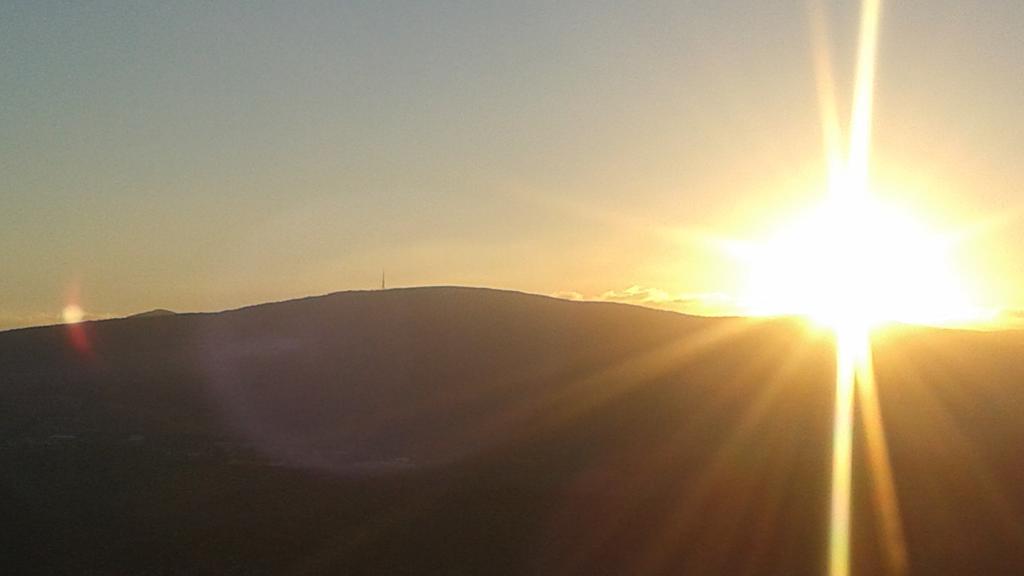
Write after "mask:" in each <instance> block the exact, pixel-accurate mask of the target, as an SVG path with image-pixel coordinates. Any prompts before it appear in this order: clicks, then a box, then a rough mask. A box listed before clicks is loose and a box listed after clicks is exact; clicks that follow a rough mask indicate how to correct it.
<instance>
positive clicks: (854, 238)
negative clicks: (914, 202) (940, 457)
mask: <svg viewBox="0 0 1024 576" xmlns="http://www.w3.org/2000/svg"><path fill="white" fill-rule="evenodd" d="M880 12H881V2H880V0H864V2H863V4H862V6H861V21H860V36H859V41H858V50H857V72H856V79H855V82H854V98H853V112H852V118H851V120H850V148H849V155H848V159H847V165H846V167H845V173H844V174H843V175H842V176H841V177H839V178H837V177H836V176H835V175H834V174H830V178H829V184H830V186H831V187H832V189H831V190H830V192H831V195H832V196H833V197H834V198H838V199H839V201H840V206H841V207H842V209H843V211H844V212H845V213H846V214H845V216H847V217H849V218H850V219H851V220H849V221H850V222H852V226H851V227H849V228H847V227H845V226H843V227H840V228H838V230H840V232H839V233H840V234H841V236H840V238H842V239H843V240H842V241H841V242H840V244H841V246H839V248H840V249H842V250H843V251H842V252H841V253H839V254H835V255H834V256H835V257H837V258H841V259H842V260H841V264H840V265H842V266H845V267H846V269H847V270H846V271H847V274H845V275H843V277H847V278H851V277H852V278H855V279H857V280H858V281H856V282H853V283H852V286H851V288H852V289H853V290H854V292H852V293H851V292H845V293H842V292H841V294H842V295H843V296H845V297H844V298H842V301H839V302H834V305H835V306H836V307H837V309H839V308H840V307H844V308H845V307H849V309H851V310H852V311H853V315H850V314H845V315H840V316H837V317H836V318H833V322H835V324H834V325H833V328H834V330H835V335H836V392H835V394H836V397H835V398H836V400H835V415H834V419H835V420H834V422H833V437H832V500H831V510H830V512H831V514H830V525H829V574H830V575H831V576H848V575H849V573H850V518H851V515H852V507H851V498H852V482H853V468H852V464H853V430H854V428H853V412H854V400H855V397H854V389H856V390H857V392H858V396H857V397H858V398H859V399H860V400H861V410H860V413H861V417H862V423H863V428H864V431H865V434H866V440H867V442H866V445H867V449H868V462H869V466H870V472H871V479H872V492H873V496H874V498H873V502H874V504H875V505H876V506H877V507H878V514H879V518H880V523H881V526H880V528H881V534H882V540H883V541H882V547H883V549H884V551H885V554H886V558H887V561H888V568H889V570H890V572H891V573H893V574H903V573H904V572H905V571H906V567H907V559H906V547H905V544H904V540H903V532H902V526H901V521H900V518H899V505H898V501H897V498H896V490H895V487H894V484H893V480H892V468H891V466H890V463H889V454H888V447H887V446H886V442H885V431H884V429H883V427H882V417H881V411H880V410H879V407H878V399H877V395H876V392H875V379H874V368H873V365H872V361H871V319H870V317H869V316H867V315H865V314H864V310H860V309H858V308H860V307H858V306H852V304H853V302H857V301H861V299H862V298H863V297H865V296H867V295H868V294H875V297H873V298H869V299H868V300H869V302H868V306H870V308H871V312H873V313H875V314H880V313H882V311H880V310H878V307H879V305H880V304H882V302H885V301H886V298H881V297H879V296H878V293H877V290H873V289H871V284H872V283H873V282H872V281H874V282H877V281H878V279H879V275H878V273H880V272H882V270H878V269H877V266H878V264H879V262H878V261H877V260H878V259H879V257H880V256H881V255H882V254H887V253H889V252H888V251H889V250H891V249H892V247H893V246H904V245H905V244H906V242H905V240H906V239H905V238H903V237H894V238H891V239H887V240H890V242H889V244H892V245H893V246H888V245H883V246H880V247H875V249H873V250H868V251H867V254H865V250H864V249H863V245H864V242H863V241H862V240H861V239H860V237H861V236H873V235H874V233H875V231H876V229H877V227H876V221H877V215H878V212H877V211H876V210H870V211H869V210H866V209H865V208H864V207H865V206H866V205H868V202H869V199H868V161H869V159H870V148H871V116H872V114H871V112H872V101H873V96H874V84H875V63H876V59H877V52H878V21H879V17H880ZM833 106H834V105H833ZM832 140H833V141H832V143H831V144H832V145H835V139H832ZM827 144H829V143H827ZM828 154H829V158H835V157H836V156H837V155H838V152H837V151H836V150H834V149H833V150H829V152H828ZM830 164H832V165H830V170H832V169H835V166H834V164H833V163H831V162H830ZM837 183H838V184H839V186H836V184H837ZM834 224H838V222H835V223H834ZM906 229H907V226H906V225H900V226H897V227H896V229H895V230H896V231H897V232H896V234H897V235H898V234H899V231H902V230H906ZM833 234H834V233H833ZM894 241H895V242H894ZM927 247H930V246H926V248H927ZM865 256H867V257H868V258H870V259H871V260H873V261H869V262H865V261H864V260H863V259H864V257H865ZM907 256H909V258H907V259H906V260H907V261H908V262H914V261H919V260H921V257H922V256H923V255H922V254H917V253H913V254H909V255H907ZM901 259H902V258H901ZM898 264H902V263H898ZM869 268H870V269H872V270H871V271H872V272H873V273H874V274H871V275H870V276H869V275H868V269H869ZM891 272H896V270H891ZM922 293H927V292H926V291H924V292H922ZM907 304H909V302H907Z"/></svg>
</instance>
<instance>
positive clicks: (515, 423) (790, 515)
mask: <svg viewBox="0 0 1024 576" xmlns="http://www.w3.org/2000/svg"><path fill="white" fill-rule="evenodd" d="M1022 353H1024V335H1022V334H1021V333H1018V332H1001V333H974V332H962V331H944V330H926V329H920V328H912V327H900V328H894V329H892V330H889V331H888V332H886V333H884V334H882V335H880V337H879V338H878V341H877V343H876V349H875V367H876V372H877V374H878V389H879V397H880V401H881V408H882V415H883V418H884V421H885V425H886V430H887V432H888V435H889V439H890V441H889V448H890V455H891V459H892V465H893V472H894V475H895V478H896V489H897V495H898V497H899V502H900V505H901V512H902V517H903V524H904V527H905V532H906V540H907V546H908V553H909V559H910V565H911V567H912V568H913V570H914V572H915V573H917V572H919V573H927V574H963V573H989V574H995V573H1017V572H1020V571H1021V569H1024V552H1022V550H1024V533H1022V527H1024V523H1022V520H1024V489H1022V488H1021V487H1022V486H1024V482H1022V480H1024V477H1022V476H1024V452H1022V451H1024V419H1022V418H1021V415H1022V414H1021V408H1022V402H1024V396H1022V394H1021V390H1020V388H1019V386H1020V383H1021V382H1024V366H1022V363H1021V362H1020V361H1019V359H1020V358H1021V357H1024V356H1022ZM833 358H834V351H833V345H832V341H831V339H830V338H829V337H828V336H827V335H826V334H825V333H822V332H821V331H816V330H814V329H811V328H809V327H807V326H805V325H804V324H802V323H801V322H799V321H797V320H789V319H777V320H752V319H742V318H701V317H691V316H684V315H680V314H675V313H670V312H661V311H655V310H650V309H646V308H640V307H634V306H627V305H621V304H609V303H588V302H568V301H563V300H557V299H553V298H548V297H543V296H535V295H529V294H522V293H516V292H507V291H498V290H486V289H471V288H414V289H399V290H384V291H372V292H343V293H336V294H329V295H326V296H319V297H312V298H304V299H300V300H292V301H286V302H278V303H273V304H264V305H259V306H253V307H248V308H242V309H238V310H232V311H227V312H220V313H211V314H170V315H167V314H149V315H144V316H136V317H129V318H124V319H115V320H104V321H97V322H85V323H81V324H75V325H65V326H50V327H42V328H30V329H22V330H13V331H8V332H2V333H0V514H3V517H4V518H5V522H4V523H2V525H0V540H2V541H3V542H5V545H4V546H3V547H2V549H0V561H3V562H4V565H5V566H11V567H14V568H15V569H16V570H15V571H16V572H32V573H62V574H63V573H66V574H80V573H92V574H123V573H132V574H186V573H187V574H223V573H240V574H242V573H244V574H262V573H266V574H278V573H286V574H321V573H343V574H595V573H600V574H678V573H686V574H739V573H747V574H820V573H821V572H822V570H823V567H824V566H825V565H826V554H827V521H828V502H829V485H830V484H829V474H830V467H831V426H832V420H831V417H832V403H833V400H834V398H833V386H834V384H833V377H834V371H835V364H834V360H833ZM861 436H862V434H861V433H860V432H858V437H861ZM855 451H856V454H855V456H856V460H855V466H856V470H857V474H856V477H855V485H854V502H855V505H856V508H855V510H854V528H855V530H854V534H853V543H852V545H853V550H854V569H855V570H854V573H855V574H868V573H880V572H881V570H882V567H883V566H884V561H883V555H882V553H881V551H880V549H879V546H878V534H879V531H878V530H877V525H878V524H877V520H876V515H875V514H874V513H873V502H872V499H871V494H872V483H871V482H872V480H871V477H870V475H868V474H867V473H866V470H867V469H868V463H867V461H866V460H865V459H864V458H863V456H862V453H863V452H864V450H863V446H862V445H861V444H860V443H858V444H857V445H856V446H855ZM17 568H20V570H18V569H17Z"/></svg>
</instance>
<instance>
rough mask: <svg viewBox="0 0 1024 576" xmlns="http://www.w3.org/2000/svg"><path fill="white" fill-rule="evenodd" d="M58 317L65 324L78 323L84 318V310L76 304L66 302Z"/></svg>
mask: <svg viewBox="0 0 1024 576" xmlns="http://www.w3.org/2000/svg"><path fill="white" fill-rule="evenodd" d="M60 317H61V321H63V322H64V323H65V324H78V323H79V322H81V321H82V320H84V319H85V311H83V310H82V307H81V306H79V305H77V304H68V305H67V306H65V307H64V309H63V310H61V313H60Z"/></svg>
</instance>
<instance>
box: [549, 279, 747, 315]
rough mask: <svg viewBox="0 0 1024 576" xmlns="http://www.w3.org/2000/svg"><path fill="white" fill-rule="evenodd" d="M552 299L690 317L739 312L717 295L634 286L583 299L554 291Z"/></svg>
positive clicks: (733, 303) (730, 300)
mask: <svg viewBox="0 0 1024 576" xmlns="http://www.w3.org/2000/svg"><path fill="white" fill-rule="evenodd" d="M553 296H555V297H557V298H563V299H566V300H590V301H597V302H619V303H623V304H635V305H639V306H647V307H650V308H661V309H665V310H673V311H676V312H686V313H690V314H706V315H723V314H736V313H738V312H739V309H738V305H737V303H736V301H735V300H734V299H733V298H731V297H730V296H729V295H727V294H724V293H721V292H670V291H668V290H663V289H661V288H655V287H650V286H641V285H638V284H634V285H632V286H630V287H628V288H625V289H621V290H607V291H605V292H603V293H601V294H600V295H598V296H594V297H586V296H584V295H583V294H581V293H579V292H575V291H562V292H557V293H555V294H553Z"/></svg>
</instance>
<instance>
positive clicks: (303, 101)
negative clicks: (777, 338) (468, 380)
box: [0, 0, 1024, 328]
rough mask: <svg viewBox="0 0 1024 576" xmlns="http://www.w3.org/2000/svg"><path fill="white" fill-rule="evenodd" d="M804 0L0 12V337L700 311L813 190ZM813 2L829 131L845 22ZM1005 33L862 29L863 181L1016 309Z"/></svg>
mask: <svg viewBox="0 0 1024 576" xmlns="http://www.w3.org/2000/svg"><path fill="white" fill-rule="evenodd" d="M812 4H813V3H812V2H804V1H793V2H775V1H761V0H759V1H754V0H750V1H739V0H737V1H734V2H718V1H711V0H707V1H693V2H678V1H676V2H648V3H628V5H627V3H622V2H595V1H587V2H582V1H581V2H570V1H562V2H551V3H537V2H487V1H473V2H464V3H460V2H415V3H408V2H402V3H397V2H395V3H392V2H367V3H357V2H337V3H333V2H331V3H328V2H324V3H312V2H302V3H299V2H296V3H291V2H288V3H285V2H275V3H270V2H266V3H260V2H218V3H209V2H186V1H181V2H152V3H127V2H126V3H112V2H82V3H43V2H8V3H3V4H0V77H2V79H3V81H2V82H0V128H2V132H3V137H2V138H0V174H2V179H0V272H2V274H0V328H4V327H13V326H20V325H29V324H41V323H49V322H54V321H57V320H58V319H59V318H60V314H61V310H62V308H63V307H64V306H65V305H66V304H67V303H68V301H69V299H74V300H75V301H76V303H80V305H81V306H82V308H83V309H84V311H85V314H86V316H87V317H101V316H107V315H120V314H126V313H133V312H138V311H142V310H146V309H151V308H156V307H163V308H171V309H175V310H213V309H223V308H230V307H236V306H240V305H244V304H249V303H255V302H261V301H267V300H279V299H284V298H290V297H298V296H304V295H309V294H316V293H324V292H330V291H335V290H345V289H357V288H372V287H375V286H376V285H379V282H380V274H381V270H382V269H386V270H387V274H388V278H389V283H390V284H391V285H395V286H402V285H424V284H467V285H482V286H493V287H502V288H512V289H518V290H525V291H530V292H538V293H544V294H565V295H570V294H578V295H581V296H583V297H587V298H605V299H622V300H627V301H639V300H644V299H651V298H653V299H655V300H664V301H665V302H662V303H661V305H664V306H667V307H671V308H674V309H682V310H685V311H694V312H722V311H726V312H727V311H728V308H729V302H730V301H731V299H732V298H735V297H736V295H737V291H738V290H739V288H738V287H739V286H740V284H741V282H742V279H741V276H742V274H743V271H742V270H741V269H740V266H739V265H738V264H737V263H736V262H734V261H733V260H732V259H731V258H730V257H729V255H728V254H726V253H724V251H723V249H722V245H723V244H724V243H726V241H727V240H728V239H731V238H748V237H757V236H758V235H759V234H761V233H763V232H765V231H766V230H769V229H770V228H771V227H772V226H773V225H774V224H777V223H778V222H779V221H783V220H784V219H785V217H786V215H787V214H790V213H792V212H794V211H796V210H799V209H800V207H801V206H805V205H807V204H808V203H809V202H810V201H812V200H814V199H816V198H818V197H820V196H821V195H822V194H823V191H824V188H825V182H826V166H825V160H824V146H823V143H822V130H821V110H820V109H819V101H818V93H817V92H816V86H817V84H816V77H815V68H814V58H813V50H812V45H813V44H812V33H811V17H810V14H811V11H810V9H809V7H810V6H812ZM822 6H823V9H824V13H825V15H826V20H827V28H828V39H829V49H830V51H831V57H832V66H833V69H834V74H835V80H836V93H837V95H838V96H839V106H840V113H841V115H843V116H844V118H845V115H846V114H847V111H848V109H849V105H850V102H849V94H850V86H851V84H852V81H853V77H852V72H853V62H854V58H855V41H856V32H857V19H858V7H859V5H858V3H857V2H853V1H843V2H829V3H824V4H822ZM1022 29H1024V3H1021V2H1017V1H1014V0H1006V1H1002V2H999V1H984V2H983V1H980V0H979V1H974V2H971V1H964V0H927V1H926V0H916V1H901V2H891V3H887V4H886V5H885V9H884V13H883V15H882V20H881V35H880V44H879V60H878V76H877V84H876V94H875V109H874V133H873V144H872V160H871V187H872V190H873V191H874V194H875V195H877V196H879V197H883V198H885V199H887V200H891V201H894V202H896V203H897V204H900V205H905V206H910V207H912V208H913V210H914V212H915V213H916V214H917V215H918V216H920V217H921V218H923V219H924V220H926V221H927V222H928V223H929V225H931V226H933V227H935V228H937V229H941V230H946V231H956V233H957V234H958V235H959V237H960V238H961V240H960V242H959V243H958V244H957V247H956V250H955V254H954V256H955V257H956V258H957V268H958V269H959V270H960V271H961V272H963V274H964V275H965V277H966V278H967V279H968V283H969V284H970V287H971V290H972V292H973V294H974V295H975V297H976V298H977V300H978V303H979V304H981V305H984V306H990V307H1005V308H1017V307H1021V306H1024V258H1021V257H1020V251H1021V249H1022V248H1024V187H1022V185H1021V184H1020V183H1021V182H1024V163H1022V162H1021V161H1020V158H1021V151H1022V150H1024V115H1022V114H1021V113H1020V111H1021V110H1024V74H1021V70H1024V36H1022V35H1021V34H1020V33H1019V32H1020V30H1022ZM880 281H881V282H884V280H880ZM673 301H678V302H673Z"/></svg>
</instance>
